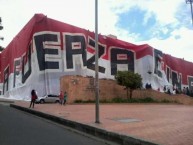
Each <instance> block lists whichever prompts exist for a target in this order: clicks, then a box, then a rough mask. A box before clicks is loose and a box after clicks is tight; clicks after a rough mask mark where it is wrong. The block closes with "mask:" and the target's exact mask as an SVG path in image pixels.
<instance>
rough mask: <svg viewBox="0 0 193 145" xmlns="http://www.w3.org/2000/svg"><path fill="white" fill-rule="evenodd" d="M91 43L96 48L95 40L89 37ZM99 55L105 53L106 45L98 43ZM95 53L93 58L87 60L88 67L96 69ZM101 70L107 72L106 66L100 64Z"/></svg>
mask: <svg viewBox="0 0 193 145" xmlns="http://www.w3.org/2000/svg"><path fill="white" fill-rule="evenodd" d="M89 45H90V46H91V47H92V48H93V49H94V48H95V41H94V40H92V39H89ZM98 50H99V51H98V56H99V58H100V57H101V56H102V55H103V54H104V53H105V47H104V46H102V45H100V44H99V45H98ZM94 62H95V55H93V56H92V57H91V58H89V59H88V60H87V68H89V69H91V70H95V64H94ZM99 72H101V73H105V68H104V67H102V66H99Z"/></svg>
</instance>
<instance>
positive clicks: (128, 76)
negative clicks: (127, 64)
mask: <svg viewBox="0 0 193 145" xmlns="http://www.w3.org/2000/svg"><path fill="white" fill-rule="evenodd" d="M115 79H116V81H117V83H118V84H119V85H121V86H125V88H126V90H127V98H128V92H129V90H130V99H131V98H132V93H133V91H134V90H136V89H137V88H141V86H142V78H141V75H139V74H138V73H133V72H130V71H118V72H117V74H116V75H115Z"/></svg>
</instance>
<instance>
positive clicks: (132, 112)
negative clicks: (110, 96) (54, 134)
mask: <svg viewBox="0 0 193 145" xmlns="http://www.w3.org/2000/svg"><path fill="white" fill-rule="evenodd" d="M12 107H16V108H17V107H21V108H20V109H25V111H26V110H28V111H29V112H30V113H34V112H36V113H34V114H37V112H42V113H45V114H49V115H51V116H49V117H50V118H53V116H55V117H57V118H60V119H57V120H58V121H59V122H60V121H61V120H62V121H66V123H65V125H66V124H67V125H69V126H71V127H73V128H80V127H77V126H76V125H75V124H73V123H69V121H72V122H75V123H76V124H78V126H81V125H83V126H84V125H85V126H86V127H87V128H86V129H85V128H84V131H85V132H88V133H89V132H90V133H92V129H93V128H96V129H98V130H97V132H98V133H96V132H95V135H96V136H97V135H98V136H99V137H102V138H106V137H105V135H109V134H111V133H115V134H111V136H110V137H108V138H107V139H110V140H113V139H114V140H115V142H119V143H120V142H121V144H129V142H130V141H131V142H132V143H133V144H136V145H138V144H139V145H143V144H144V145H150V144H151V142H152V145H153V144H162V145H193V106H186V105H175V104H173V105H171V104H100V124H96V123H95V104H81V105H78V104H77V105H66V106H61V105H59V104H35V108H34V109H29V108H28V107H29V102H24V101H16V102H15V103H14V104H13V105H12ZM79 123H80V124H79ZM88 126H89V127H88ZM105 131H106V132H105ZM121 135H123V136H121ZM112 136H114V138H113V137H112ZM119 136H121V139H124V138H125V137H126V136H128V137H127V141H123V142H124V143H122V140H120V137H119Z"/></svg>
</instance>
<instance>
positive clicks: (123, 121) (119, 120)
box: [113, 118, 142, 123]
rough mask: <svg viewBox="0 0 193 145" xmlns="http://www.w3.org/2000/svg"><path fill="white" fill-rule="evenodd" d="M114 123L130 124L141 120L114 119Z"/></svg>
mask: <svg viewBox="0 0 193 145" xmlns="http://www.w3.org/2000/svg"><path fill="white" fill-rule="evenodd" d="M113 120H114V121H118V122H122V123H131V122H139V121H142V120H139V119H135V118H115V119H113Z"/></svg>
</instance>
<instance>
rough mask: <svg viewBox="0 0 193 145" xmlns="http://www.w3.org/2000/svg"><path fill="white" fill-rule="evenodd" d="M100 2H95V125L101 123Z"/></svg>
mask: <svg viewBox="0 0 193 145" xmlns="http://www.w3.org/2000/svg"><path fill="white" fill-rule="evenodd" d="M98 73H99V70H98V0H95V98H96V100H95V111H96V112H95V115H96V116H95V117H96V118H95V119H96V120H95V123H100V121H99V120H100V119H99V76H98Z"/></svg>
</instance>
